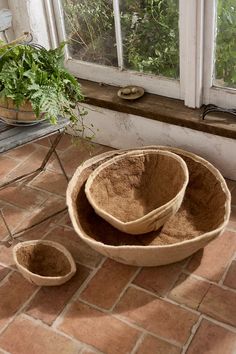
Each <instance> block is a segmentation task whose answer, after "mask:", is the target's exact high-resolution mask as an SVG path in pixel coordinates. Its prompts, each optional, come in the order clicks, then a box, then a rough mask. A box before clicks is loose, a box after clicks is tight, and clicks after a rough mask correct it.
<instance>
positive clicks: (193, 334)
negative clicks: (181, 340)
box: [181, 315, 202, 354]
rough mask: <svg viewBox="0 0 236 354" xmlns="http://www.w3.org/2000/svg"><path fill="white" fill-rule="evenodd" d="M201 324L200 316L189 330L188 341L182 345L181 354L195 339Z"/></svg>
mask: <svg viewBox="0 0 236 354" xmlns="http://www.w3.org/2000/svg"><path fill="white" fill-rule="evenodd" d="M201 322H202V316H201V315H200V316H199V318H198V320H197V322H196V323H195V324H194V325H193V326H192V328H191V334H190V336H189V337H188V340H187V341H186V343H185V344H184V346H183V349H182V352H181V354H185V353H186V351H187V350H188V348H189V346H190V344H191V342H192V340H193V338H194V337H195V334H196V333H197V330H198V328H199V327H200V325H201Z"/></svg>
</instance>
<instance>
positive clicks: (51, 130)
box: [0, 118, 69, 246]
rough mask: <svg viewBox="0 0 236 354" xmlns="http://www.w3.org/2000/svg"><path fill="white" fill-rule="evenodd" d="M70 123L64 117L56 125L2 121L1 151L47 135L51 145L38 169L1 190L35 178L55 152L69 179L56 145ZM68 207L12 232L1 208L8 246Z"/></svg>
mask: <svg viewBox="0 0 236 354" xmlns="http://www.w3.org/2000/svg"><path fill="white" fill-rule="evenodd" d="M68 124H69V122H68V120H67V119H64V118H59V119H58V123H57V124H56V125H51V124H50V123H49V122H47V121H45V122H42V123H40V124H37V125H33V126H24V127H19V126H10V125H6V124H5V123H3V122H1V121H0V153H5V152H7V151H9V150H12V149H15V148H17V147H20V146H23V145H26V144H28V143H32V142H36V141H37V140H39V139H42V138H45V137H49V140H50V143H51V147H50V148H49V150H48V152H47V154H46V156H45V158H44V159H43V161H42V163H41V166H40V167H39V168H37V169H36V170H34V171H32V172H29V173H26V174H23V175H21V176H18V177H16V178H14V179H12V180H10V181H7V182H4V183H2V184H1V185H0V190H1V189H3V188H5V187H6V186H8V185H10V184H12V183H15V182H17V181H20V180H22V179H24V178H27V177H30V176H33V178H34V177H35V176H37V175H38V174H39V173H40V172H42V171H44V170H45V168H46V166H47V163H48V161H49V160H50V158H51V156H52V155H53V154H54V155H55V156H56V159H57V160H58V162H59V166H60V168H61V170H62V173H63V174H64V176H65V178H66V180H67V181H69V178H68V176H67V174H66V171H65V169H64V167H63V165H62V162H61V160H60V157H59V155H58V153H57V151H56V147H57V146H58V143H59V142H60V140H61V138H62V136H63V134H64V132H65V129H66V127H67V126H68ZM55 133H57V135H56V137H55V138H54V140H52V139H51V137H50V136H51V135H53V134H55ZM66 209H67V208H64V209H62V210H60V211H57V212H56V213H54V214H52V215H50V216H48V217H47V218H45V219H43V220H41V221H39V222H37V223H35V224H33V225H31V226H29V227H27V228H25V229H21V230H20V231H18V232H16V233H12V232H11V231H10V228H9V226H8V224H7V221H6V219H5V217H4V214H3V211H2V210H1V217H2V219H3V221H4V224H5V226H6V228H7V230H8V233H9V237H8V239H7V240H5V242H4V244H5V245H6V246H10V245H11V244H12V242H13V240H14V239H15V238H17V237H20V236H21V234H22V233H23V232H25V231H27V230H30V229H32V228H33V227H35V226H36V225H39V224H40V223H41V222H44V221H45V220H47V219H49V218H51V217H52V216H55V215H57V214H59V213H61V212H62V211H64V210H66Z"/></svg>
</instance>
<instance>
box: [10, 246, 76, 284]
mask: <svg viewBox="0 0 236 354" xmlns="http://www.w3.org/2000/svg"><path fill="white" fill-rule="evenodd" d="M13 258H14V261H15V263H16V266H17V268H18V270H19V271H20V272H21V274H22V275H23V277H24V278H26V279H27V280H28V281H29V282H31V283H33V284H35V285H38V286H55V285H61V284H64V283H65V282H67V281H68V280H69V279H71V278H72V277H73V275H74V274H75V272H76V265H75V261H74V259H73V258H72V256H71V254H70V252H69V251H68V250H67V249H66V248H65V247H64V246H62V245H61V244H59V243H57V242H53V241H46V240H36V241H25V242H21V243H18V244H17V245H15V246H14V248H13Z"/></svg>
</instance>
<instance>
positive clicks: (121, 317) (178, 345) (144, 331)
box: [112, 314, 182, 348]
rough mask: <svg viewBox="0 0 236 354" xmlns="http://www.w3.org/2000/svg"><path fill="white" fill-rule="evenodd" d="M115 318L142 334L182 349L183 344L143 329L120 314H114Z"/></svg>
mask: <svg viewBox="0 0 236 354" xmlns="http://www.w3.org/2000/svg"><path fill="white" fill-rule="evenodd" d="M112 317H113V318H116V319H117V320H119V321H121V322H123V323H125V324H126V325H127V326H129V327H132V328H134V329H136V330H138V331H140V332H143V333H144V334H146V335H150V336H152V337H155V338H158V339H161V340H162V341H163V342H166V343H168V344H171V345H174V346H175V347H177V348H182V344H181V343H178V342H176V341H175V340H172V339H168V338H166V337H162V336H160V335H158V334H156V333H154V332H151V331H148V330H147V329H145V328H143V327H141V326H140V325H138V324H136V323H135V322H134V321H132V320H131V321H129V320H128V319H127V318H126V317H125V316H122V315H119V314H112Z"/></svg>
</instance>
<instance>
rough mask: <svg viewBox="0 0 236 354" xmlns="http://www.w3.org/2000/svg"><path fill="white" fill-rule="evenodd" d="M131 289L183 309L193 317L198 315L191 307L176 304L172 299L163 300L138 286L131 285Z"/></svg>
mask: <svg viewBox="0 0 236 354" xmlns="http://www.w3.org/2000/svg"><path fill="white" fill-rule="evenodd" d="M131 287H133V288H135V289H137V290H140V291H143V292H145V293H147V294H148V295H151V296H154V297H155V298H157V299H159V300H162V301H164V302H168V303H170V304H172V305H176V306H178V307H180V308H182V309H184V310H186V311H189V312H192V313H194V314H195V315H199V314H200V313H199V312H198V311H197V310H194V309H192V308H191V307H188V306H186V305H184V304H179V303H178V302H176V301H174V300H172V299H169V298H163V297H161V296H159V295H157V294H155V293H152V292H151V291H149V290H147V289H144V288H141V287H139V286H137V285H135V284H131Z"/></svg>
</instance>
